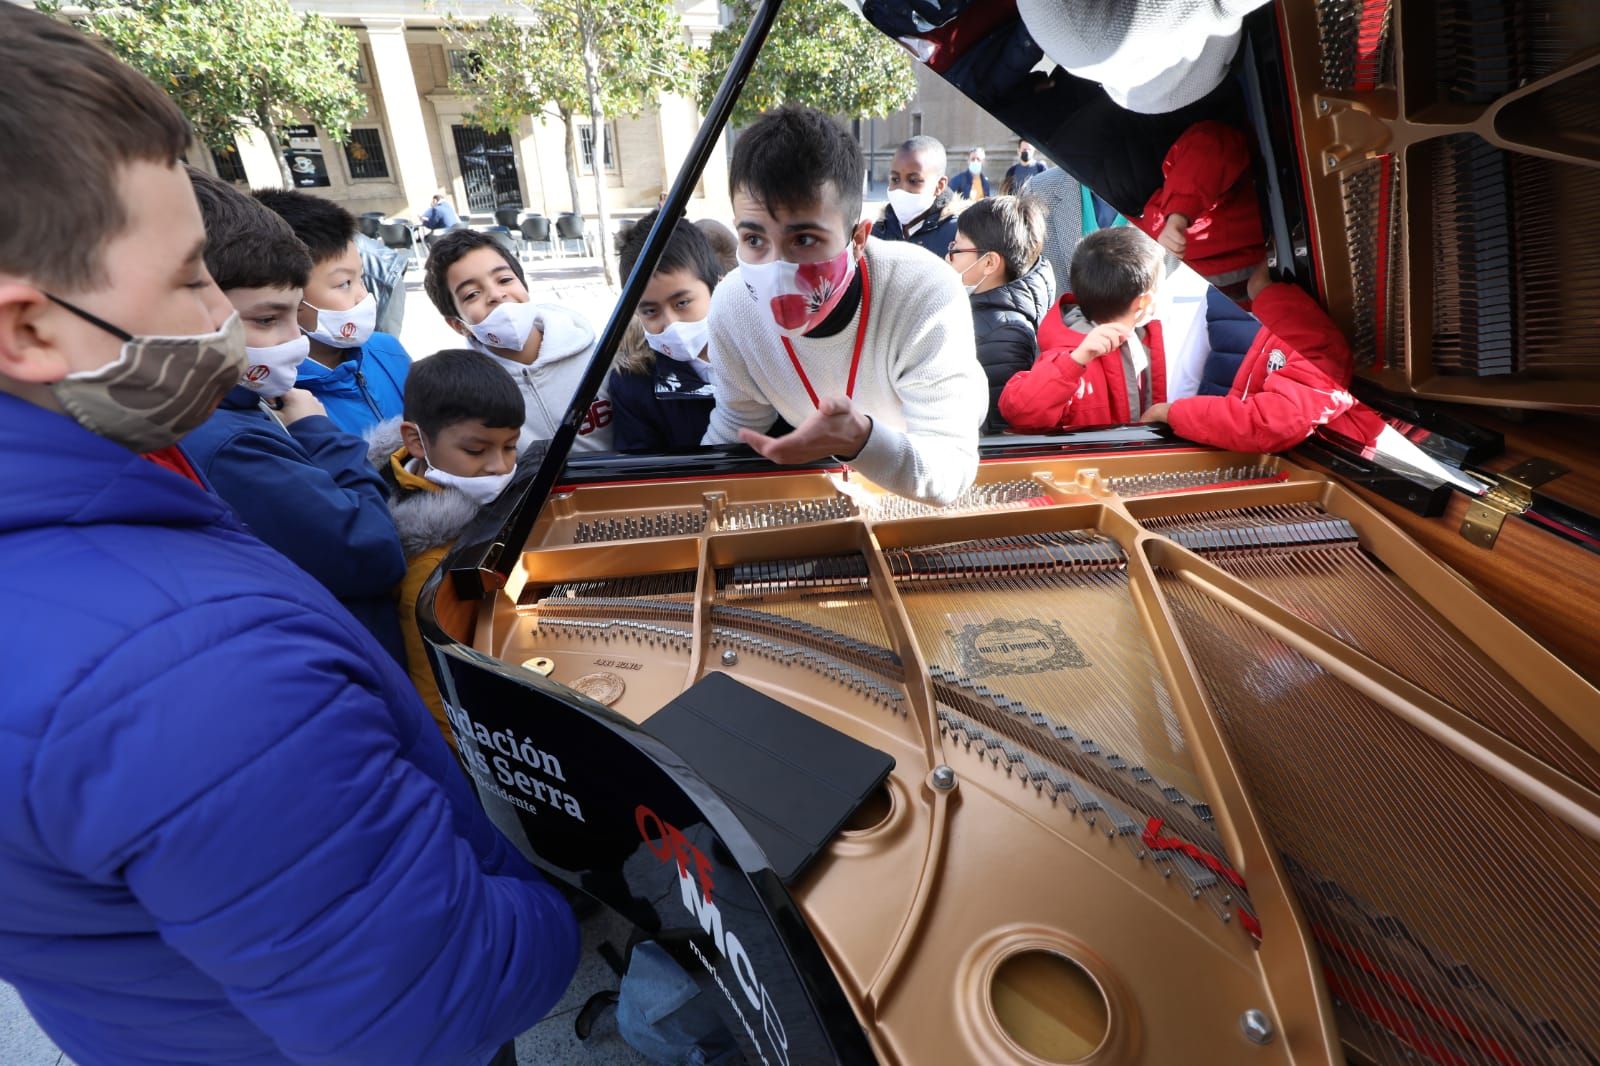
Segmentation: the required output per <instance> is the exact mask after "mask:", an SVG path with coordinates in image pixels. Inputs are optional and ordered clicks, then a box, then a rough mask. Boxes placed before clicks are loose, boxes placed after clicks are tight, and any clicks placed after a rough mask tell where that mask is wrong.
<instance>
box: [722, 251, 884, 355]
mask: <svg viewBox="0 0 1600 1066" xmlns="http://www.w3.org/2000/svg"><path fill="white" fill-rule="evenodd" d="M855 276H856V256H855V248H854V246H853V245H846V246H845V249H844V251H842V252H840V253H839V254H838V255H836V256H834V257H833V258H832V259H825V260H823V261H822V262H820V263H790V262H788V261H786V260H783V259H774V260H773V261H772V262H770V263H746V262H745V261H744V260H742V259H741V260H740V261H739V277H741V278H743V279H744V284H745V288H747V289H749V290H750V298H751V299H752V300H754V301H755V302H756V305H757V306H760V307H765V308H767V310H768V311H769V312H770V313H771V315H772V321H773V323H774V324H775V325H776V326H777V327H778V332H779V333H782V334H784V335H785V336H788V337H794V336H799V335H800V334H802V333H809V332H810V331H811V330H813V329H815V328H816V327H817V326H819V325H821V324H822V320H823V319H825V318H827V317H828V315H829V314H830V313H831V312H832V311H833V309H834V308H835V307H838V306H839V301H840V300H842V299H844V294H845V292H846V291H847V290H848V289H849V288H850V282H851V281H852V280H853V279H854V278H855Z"/></svg>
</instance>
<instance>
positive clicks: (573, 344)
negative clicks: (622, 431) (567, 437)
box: [422, 230, 612, 452]
mask: <svg viewBox="0 0 1600 1066" xmlns="http://www.w3.org/2000/svg"><path fill="white" fill-rule="evenodd" d="M422 285H423V288H424V289H425V290H426V291H427V293H428V298H429V299H430V300H432V301H433V306H434V307H436V308H438V309H439V314H441V315H443V316H444V320H445V322H447V323H449V325H450V328H451V329H453V330H455V331H456V332H457V333H459V334H461V336H463V337H465V338H466V340H467V344H468V346H470V347H471V348H472V349H473V350H474V351H478V352H483V353H484V354H485V355H487V356H489V357H490V358H491V359H493V360H494V362H495V364H496V365H497V366H499V367H500V369H501V370H503V371H505V372H506V373H507V374H509V375H511V378H512V380H513V381H515V382H516V383H517V388H519V389H520V390H522V402H523V405H524V407H525V408H526V413H525V414H524V416H523V422H522V439H521V445H520V446H521V448H523V449H524V450H525V449H527V447H528V446H529V445H530V444H532V443H533V442H534V441H536V440H549V439H550V438H551V437H552V436H553V435H554V434H555V429H556V426H557V424H559V423H560V421H561V417H562V416H563V415H565V414H566V413H567V405H568V404H570V403H571V402H572V394H573V393H574V392H575V391H576V390H577V387H578V382H579V381H580V380H582V378H583V372H584V371H585V370H586V369H588V366H589V356H590V355H591V354H593V352H594V341H595V336H594V329H593V328H592V327H591V326H590V325H589V323H588V322H587V321H585V319H584V318H583V316H582V315H579V314H577V313H575V312H573V311H570V310H568V309H567V308H565V307H563V306H561V305H560V304H554V303H535V302H533V300H532V298H531V297H530V296H529V295H528V285H527V279H526V278H525V277H524V276H523V273H522V264H521V263H520V262H519V261H518V260H517V257H516V256H514V255H512V254H511V253H510V252H508V251H506V250H505V249H504V248H502V247H501V246H500V244H499V243H498V242H497V241H495V240H494V239H493V238H492V237H490V236H489V235H488V234H487V233H479V232H477V231H476V230H452V231H450V232H449V233H446V234H445V235H444V236H443V237H440V238H439V242H438V243H437V244H435V245H434V246H433V250H432V251H431V252H429V253H428V265H427V266H426V267H425V268H424V271H423V275H422ZM611 423H612V412H611V396H610V394H609V393H608V391H607V389H606V386H605V385H604V384H602V385H601V387H600V391H599V392H598V393H597V394H596V395H595V398H594V399H593V400H591V401H590V402H589V408H588V410H587V411H585V412H584V416H583V419H582V420H581V421H580V423H579V425H578V437H577V440H575V441H573V443H572V449H573V451H577V452H608V451H610V450H611Z"/></svg>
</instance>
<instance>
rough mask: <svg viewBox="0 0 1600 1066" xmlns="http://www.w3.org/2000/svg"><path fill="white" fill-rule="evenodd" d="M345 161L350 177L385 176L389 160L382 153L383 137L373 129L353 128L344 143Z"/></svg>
mask: <svg viewBox="0 0 1600 1066" xmlns="http://www.w3.org/2000/svg"><path fill="white" fill-rule="evenodd" d="M344 158H345V162H347V163H349V164H350V178H351V180H352V181H359V180H362V179H366V178H387V177H388V176H389V160H388V158H387V157H386V156H385V155H384V154H383V138H382V137H381V136H379V134H378V131H377V130H375V129H353V130H351V131H350V139H349V140H348V141H346V142H345V144H344Z"/></svg>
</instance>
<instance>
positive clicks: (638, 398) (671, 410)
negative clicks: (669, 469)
mask: <svg viewBox="0 0 1600 1066" xmlns="http://www.w3.org/2000/svg"><path fill="white" fill-rule="evenodd" d="M657 382H660V383H661V386H662V388H663V389H670V390H671V391H672V392H675V393H698V392H706V393H709V387H708V385H707V382H706V379H705V378H703V377H701V376H700V374H698V373H697V372H696V371H695V370H694V369H693V368H692V367H691V366H690V365H689V364H688V363H684V362H680V361H678V360H676V359H665V358H657V359H656V361H655V369H654V370H653V371H652V372H651V373H649V374H641V373H636V372H633V373H630V372H628V371H624V370H622V369H620V368H619V369H616V370H613V371H612V372H611V382H610V386H609V390H608V391H609V392H610V394H611V416H612V420H611V446H612V447H613V448H615V449H616V450H617V451H619V452H633V453H635V454H659V453H661V452H675V451H676V452H681V451H688V450H690V449H693V448H698V447H699V446H700V438H701V437H704V436H705V433H706V425H707V424H708V423H709V422H710V421H711V409H712V408H713V407H715V406H716V400H715V399H714V398H713V397H712V396H711V395H709V394H708V395H704V396H696V395H676V396H670V397H658V396H657V395H656V385H657ZM674 386H675V387H674Z"/></svg>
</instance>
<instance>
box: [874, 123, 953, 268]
mask: <svg viewBox="0 0 1600 1066" xmlns="http://www.w3.org/2000/svg"><path fill="white" fill-rule="evenodd" d="M944 167H945V154H944V145H942V144H940V143H939V142H938V141H936V140H934V139H933V138H932V137H913V138H911V139H910V140H909V141H906V142H905V143H904V144H902V145H901V146H900V147H899V149H897V150H896V151H895V153H894V159H893V160H891V161H890V163H889V203H888V206H886V207H885V208H884V209H883V217H882V218H880V219H878V221H877V222H876V223H875V224H874V225H873V227H872V235H873V236H874V237H877V238H879V239H880V240H885V241H910V242H912V243H913V244H920V245H922V247H924V248H926V249H927V250H928V251H930V252H932V253H933V254H934V255H943V254H944V250H945V249H946V248H948V247H950V242H951V241H952V240H953V239H955V235H956V216H955V213H954V212H953V211H951V210H950V207H951V203H952V202H953V201H954V200H955V195H954V194H953V193H952V192H951V191H950V179H949V178H947V177H945V174H944Z"/></svg>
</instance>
